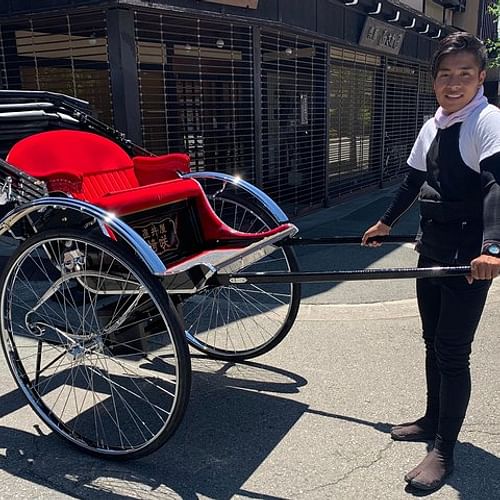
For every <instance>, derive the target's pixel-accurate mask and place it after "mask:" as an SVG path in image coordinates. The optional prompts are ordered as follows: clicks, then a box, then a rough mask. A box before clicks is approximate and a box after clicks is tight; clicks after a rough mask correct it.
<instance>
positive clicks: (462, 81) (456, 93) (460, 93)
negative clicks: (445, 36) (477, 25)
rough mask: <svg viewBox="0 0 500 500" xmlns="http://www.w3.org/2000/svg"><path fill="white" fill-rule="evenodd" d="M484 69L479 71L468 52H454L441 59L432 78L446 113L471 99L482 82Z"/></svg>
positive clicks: (484, 74)
mask: <svg viewBox="0 0 500 500" xmlns="http://www.w3.org/2000/svg"><path fill="white" fill-rule="evenodd" d="M485 77H486V71H484V70H483V71H480V70H479V66H478V64H477V61H476V58H475V57H474V55H473V54H471V53H470V52H465V51H464V52H456V53H454V54H449V55H447V56H445V57H443V59H442V60H441V63H440V64H439V68H438V71H437V75H436V78H435V80H434V92H435V94H436V99H437V101H438V103H439V105H440V106H441V107H442V108H443V109H444V111H445V112H446V113H448V114H450V113H454V112H455V111H459V110H460V109H462V108H463V107H464V106H466V105H467V104H469V102H471V101H472V99H473V98H474V96H475V95H476V92H477V91H478V89H479V87H480V86H481V85H482V84H483V82H484V79H485Z"/></svg>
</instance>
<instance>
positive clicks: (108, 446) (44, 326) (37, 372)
mask: <svg viewBox="0 0 500 500" xmlns="http://www.w3.org/2000/svg"><path fill="white" fill-rule="evenodd" d="M1 280H2V281H1V283H2V285H1V295H0V307H1V318H0V319H1V336H2V345H3V349H4V351H5V354H6V357H7V362H8V364H9V367H10V370H11V372H12V374H13V375H14V378H15V380H16V382H17V384H18V386H19V387H20V389H21V390H22V392H23V393H24V394H25V396H26V397H27V398H28V401H29V403H30V405H31V406H32V407H33V409H34V410H35V411H36V413H37V414H38V415H39V416H40V417H41V418H42V419H43V420H44V422H45V423H46V424H47V425H48V426H49V427H50V428H51V429H52V430H53V431H55V432H56V433H58V434H59V435H61V436H62V437H64V438H65V439H67V440H69V441H70V442H71V443H73V444H74V445H76V446H78V447H80V448H82V449H84V450H85V451H88V452H90V453H94V454H98V455H101V456H102V455H104V456H107V457H109V458H116V459H119V458H137V457H140V456H143V455H146V454H148V453H151V452H152V451H154V450H156V449H157V448H159V447H160V446H161V445H162V444H163V443H164V442H165V441H166V440H167V439H168V437H169V436H170V435H171V434H172V432H173V431H174V430H175V428H176V427H177V425H178V424H179V422H180V420H181V418H182V415H183V413H184V409H185V407H186V403H187V400H188V397H189V390H190V380H191V367H190V360H189V354H188V349H187V344H186V340H185V337H184V332H183V330H182V327H181V325H180V322H179V320H178V316H177V313H176V311H175V309H174V308H173V307H172V305H171V302H170V299H169V297H168V295H167V293H166V292H165V290H164V289H163V288H162V286H161V285H160V283H159V282H158V280H157V279H156V278H155V277H154V276H153V275H151V274H150V273H149V272H148V270H147V269H146V268H145V266H144V265H143V263H142V262H139V260H138V259H137V258H136V257H135V256H134V255H133V254H132V253H131V252H129V251H128V249H124V248H122V247H121V246H120V245H119V244H118V243H116V242H114V241H112V240H111V239H109V238H105V237H100V236H93V235H91V234H87V235H86V234H83V233H81V232H78V231H69V230H68V231H57V232H56V231H47V232H44V233H40V234H38V235H36V236H34V237H32V238H29V239H28V240H27V241H25V242H24V243H23V244H22V245H21V246H20V247H19V248H18V249H17V250H16V252H15V253H14V255H13V256H12V257H11V259H10V261H9V262H8V264H7V266H6V267H5V270H4V273H3V276H2V278H1Z"/></svg>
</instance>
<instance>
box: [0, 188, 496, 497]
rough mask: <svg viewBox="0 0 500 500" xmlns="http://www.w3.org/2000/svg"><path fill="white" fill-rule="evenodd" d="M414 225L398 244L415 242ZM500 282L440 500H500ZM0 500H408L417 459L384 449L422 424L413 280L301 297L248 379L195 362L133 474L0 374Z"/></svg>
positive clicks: (309, 259) (402, 250)
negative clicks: (173, 423)
mask: <svg viewBox="0 0 500 500" xmlns="http://www.w3.org/2000/svg"><path fill="white" fill-rule="evenodd" d="M391 192H392V190H391V189H386V190H382V191H377V192H375V193H369V194H365V195H362V196H358V197H356V198H353V199H352V200H349V201H346V202H344V203H341V204H338V205H336V206H334V207H331V208H328V209H324V210H321V211H320V212H316V213H314V214H311V215H308V216H306V217H302V218H300V219H298V220H297V221H296V222H297V224H298V226H299V227H300V229H301V234H302V235H304V236H310V237H313V236H334V235H360V234H361V233H362V232H363V230H364V229H365V228H366V227H368V225H370V224H371V223H372V222H374V221H375V220H377V218H378V217H379V216H380V215H381V213H382V212H383V210H384V207H385V206H386V205H387V203H388V202H389V200H390V196H391ZM416 226H417V215H416V212H415V211H414V210H412V211H410V212H409V213H408V214H407V215H406V216H405V218H404V219H403V220H402V221H401V222H400V224H399V225H398V226H397V227H396V229H395V230H394V233H398V234H412V233H414V232H415V231H416ZM298 254H299V257H300V262H301V267H302V268H303V269H308V270H339V269H358V268H359V269H364V268H370V267H378V268H386V267H413V266H414V265H415V263H416V254H415V252H414V251H413V248H412V245H410V244H405V245H383V246H382V247H381V248H379V249H366V248H361V247H359V246H358V245H350V246H347V247H344V246H342V247H335V248H325V247H307V248H301V249H299V251H298ZM499 306H500V279H499V280H498V282H495V283H494V284H493V287H492V290H491V292H490V296H489V299H488V304H487V308H486V311H485V313H484V316H483V320H482V322H481V325H480V328H479V330H478V333H477V337H476V340H475V343H474V346H473V348H474V349H473V355H472V362H471V364H472V373H473V395H472V399H471V403H470V406H469V411H468V415H467V418H466V421H465V424H464V427H463V430H462V432H461V434H460V438H459V444H458V446H457V449H456V464H457V465H456V471H455V473H454V474H453V475H452V476H451V477H450V478H449V481H448V483H447V484H446V485H445V486H444V487H443V488H442V489H441V490H439V491H438V492H435V493H432V494H431V495H429V496H431V497H432V498H436V499H463V500H483V499H484V500H495V499H500V363H499V359H500V335H499V327H498V325H499V324H500V307H499ZM0 367H1V370H0V414H1V416H2V419H1V420H0V463H1V465H2V467H1V470H0V498H14V497H15V498H72V497H73V498H92V499H94V498H106V499H108V498H110V499H114V498H116V499H122V498H146V499H155V498H158V499H160V498H161V499H165V498H186V499H195V498H203V499H204V498H214V499H226V498H259V499H340V500H345V499H360V498H363V499H369V500H370V499H384V500H385V499H387V500H392V499H405V498H409V497H412V496H415V495H416V494H415V492H412V491H409V490H407V489H405V483H404V481H403V476H404V474H405V473H406V472H407V471H408V470H410V469H411V468H413V467H414V466H415V465H416V464H417V463H418V462H419V461H420V460H421V459H422V458H423V457H424V456H425V453H426V446H427V445H426V444H425V443H401V442H393V441H391V439H390V437H389V433H388V432H389V428H390V425H391V424H393V423H399V422H401V421H406V420H408V419H412V418H415V417H418V416H420V415H421V413H422V411H423V407H424V402H425V393H424V392H425V388H424V387H425V386H424V374H423V346H422V342H421V339H420V324H419V318H418V314H417V310H416V303H415V298H414V281H413V280H388V281H387V280H384V281H370V282H350V283H329V284H320V285H307V286H304V290H303V300H302V305H301V309H300V312H299V316H298V318H297V321H296V322H295V324H294V326H293V328H292V330H291V332H290V333H289V335H288V336H287V338H286V339H285V340H284V341H283V342H282V343H281V344H280V345H279V346H278V347H276V348H275V349H273V350H272V351H271V352H270V353H268V354H266V355H264V356H262V357H260V358H257V359H255V360H254V361H252V362H248V363H243V364H231V363H224V362H219V361H212V360H208V359H206V358H204V357H202V356H199V355H197V354H196V353H194V352H193V387H192V392H191V399H190V403H189V407H188V410H187V413H186V415H185V417H184V419H183V421H182V423H181V425H180V428H179V429H178V431H177V432H176V434H175V435H174V437H173V438H172V439H171V440H169V441H168V442H167V444H166V445H165V446H163V447H162V448H161V449H160V450H159V451H157V452H156V453H154V454H152V455H150V456H148V457H146V458H143V459H140V460H137V461H133V462H124V463H116V462H109V461H105V460H102V459H99V458H95V457H91V456H88V455H85V454H83V453H81V452H80V451H78V450H76V449H73V448H72V447H70V446H69V445H68V444H66V443H65V442H64V441H62V440H61V439H59V438H58V437H56V436H54V435H53V433H51V432H50V431H49V429H48V428H47V427H46V426H45V425H44V424H42V423H41V421H40V420H39V419H38V418H37V417H36V416H35V414H34V413H33V412H32V411H31V410H30V408H29V407H28V406H27V404H26V402H25V400H24V398H23V396H22V395H21V394H20V393H19V391H17V390H16V386H15V384H14V382H13V380H12V378H11V376H10V374H9V373H8V369H7V367H6V365H5V362H4V361H3V360H2V361H1V362H0Z"/></svg>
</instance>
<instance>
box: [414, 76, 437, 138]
mask: <svg viewBox="0 0 500 500" xmlns="http://www.w3.org/2000/svg"><path fill="white" fill-rule="evenodd" d="M437 107H438V103H437V101H436V96H435V94H434V89H433V86H432V76H431V74H430V71H429V70H427V69H425V68H421V69H420V77H419V84H418V116H417V128H418V130H420V128H421V127H422V125H423V124H424V123H425V122H426V121H427V120H428V119H429V118H431V117H432V116H434V113H435V112H436V109H437Z"/></svg>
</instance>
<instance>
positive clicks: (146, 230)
mask: <svg viewBox="0 0 500 500" xmlns="http://www.w3.org/2000/svg"><path fill="white" fill-rule="evenodd" d="M140 233H141V236H142V237H143V238H144V240H145V241H146V242H147V243H148V244H149V246H150V247H151V248H152V249H153V250H154V251H155V252H156V253H157V254H158V255H162V254H163V253H165V252H167V251H169V250H176V249H177V248H178V246H179V238H178V236H177V224H176V221H175V220H174V219H172V218H170V217H167V218H166V219H163V220H161V221H159V222H152V223H151V224H148V225H147V226H144V227H141V228H140Z"/></svg>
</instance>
